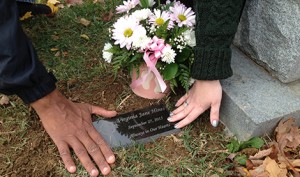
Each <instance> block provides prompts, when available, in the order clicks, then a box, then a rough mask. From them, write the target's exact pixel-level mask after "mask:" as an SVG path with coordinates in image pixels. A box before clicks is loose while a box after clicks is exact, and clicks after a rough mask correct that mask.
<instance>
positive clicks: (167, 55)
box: [161, 44, 176, 64]
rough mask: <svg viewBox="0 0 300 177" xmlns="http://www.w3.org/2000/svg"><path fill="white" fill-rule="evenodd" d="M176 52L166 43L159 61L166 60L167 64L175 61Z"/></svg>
mask: <svg viewBox="0 0 300 177" xmlns="http://www.w3.org/2000/svg"><path fill="white" fill-rule="evenodd" d="M175 56H176V53H175V51H174V50H173V49H172V47H171V45H169V44H167V45H166V46H165V47H164V49H163V50H162V56H161V61H163V62H166V63H168V64H170V63H174V62H175Z"/></svg>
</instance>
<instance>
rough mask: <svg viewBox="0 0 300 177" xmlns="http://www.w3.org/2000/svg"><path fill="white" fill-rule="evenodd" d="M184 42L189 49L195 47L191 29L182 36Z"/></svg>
mask: <svg viewBox="0 0 300 177" xmlns="http://www.w3.org/2000/svg"><path fill="white" fill-rule="evenodd" d="M182 35H183V38H184V41H185V42H186V44H187V45H189V46H190V47H195V46H196V38H195V31H194V30H192V29H189V30H186V31H185V32H184V33H183V34H182Z"/></svg>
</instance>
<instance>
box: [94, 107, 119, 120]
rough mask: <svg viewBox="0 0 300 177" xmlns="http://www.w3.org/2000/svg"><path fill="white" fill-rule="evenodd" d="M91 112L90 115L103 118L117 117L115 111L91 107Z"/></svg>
mask: <svg viewBox="0 0 300 177" xmlns="http://www.w3.org/2000/svg"><path fill="white" fill-rule="evenodd" d="M91 110H92V111H91V112H92V114H97V115H100V116H103V117H114V116H116V115H117V112H116V111H110V110H107V109H104V108H102V107H99V106H93V105H91Z"/></svg>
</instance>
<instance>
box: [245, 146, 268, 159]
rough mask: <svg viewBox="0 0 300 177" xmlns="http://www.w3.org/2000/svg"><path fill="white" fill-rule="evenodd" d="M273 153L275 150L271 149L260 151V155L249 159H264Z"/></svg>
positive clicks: (257, 154)
mask: <svg viewBox="0 0 300 177" xmlns="http://www.w3.org/2000/svg"><path fill="white" fill-rule="evenodd" d="M272 152H273V148H272V147H270V148H269V149H265V150H261V151H258V153H256V154H255V155H254V156H250V157H249V159H250V160H258V159H262V158H264V157H266V156H268V155H270V154H271V153H272Z"/></svg>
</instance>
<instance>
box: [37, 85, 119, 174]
mask: <svg viewBox="0 0 300 177" xmlns="http://www.w3.org/2000/svg"><path fill="white" fill-rule="evenodd" d="M31 106H32V107H33V108H34V109H35V111H36V112H37V114H38V115H39V117H40V119H41V121H42V123H43V126H44V128H45V130H46V131H47V133H48V134H49V136H50V137H51V138H52V140H53V141H54V143H55V144H56V146H57V148H58V151H59V153H60V156H61V158H62V160H63V162H64V164H65V167H66V169H67V170H68V171H69V172H70V173H74V172H75V171H76V166H75V164H74V161H73V159H72V157H71V153H70V149H69V148H72V149H73V150H74V152H75V154H76V155H77V157H78V158H79V160H80V162H81V163H82V165H83V166H84V168H85V169H86V170H87V171H88V172H89V174H90V175H91V176H98V175H99V171H98V170H97V168H96V167H95V165H94V163H93V161H92V160H91V158H90V156H91V157H92V159H93V160H94V162H95V163H96V164H97V166H98V167H99V169H100V171H101V173H102V174H103V175H107V174H109V173H110V171H111V168H110V165H109V164H112V163H114V162H115V156H114V154H113V152H112V150H111V149H110V148H109V146H108V145H107V144H106V142H105V141H104V139H103V138H102V137H101V135H100V134H99V133H98V132H97V130H96V129H95V128H94V127H93V125H92V120H91V114H98V115H101V116H104V117H113V116H115V115H116V114H117V113H116V112H115V111H108V110H105V109H103V108H101V107H96V106H92V105H90V104H86V103H73V102H72V101H70V100H68V99H66V98H65V97H64V96H63V95H62V94H61V93H60V92H59V91H58V90H55V91H53V92H52V93H50V94H49V95H47V96H45V97H43V98H41V99H39V100H37V101H35V102H34V103H32V104H31ZM89 155H90V156H89Z"/></svg>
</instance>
